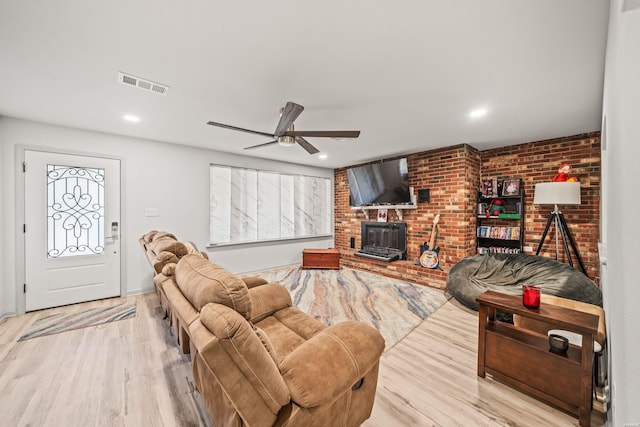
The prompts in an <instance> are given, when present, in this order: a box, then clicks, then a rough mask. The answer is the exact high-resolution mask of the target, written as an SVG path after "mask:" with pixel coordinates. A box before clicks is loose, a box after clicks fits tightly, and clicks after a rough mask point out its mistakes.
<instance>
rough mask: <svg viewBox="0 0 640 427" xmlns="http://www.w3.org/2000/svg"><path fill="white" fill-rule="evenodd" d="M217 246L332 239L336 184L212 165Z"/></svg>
mask: <svg viewBox="0 0 640 427" xmlns="http://www.w3.org/2000/svg"><path fill="white" fill-rule="evenodd" d="M210 191H211V196H210V224H209V230H210V232H209V235H210V242H211V243H212V244H225V243H226V244H232V243H249V242H260V241H268V240H281V239H296V238H306V237H316V236H327V235H330V234H332V229H333V221H332V214H331V213H332V191H331V180H330V179H329V178H321V177H314V176H305V175H289V174H281V173H277V172H267V171H258V170H254V169H244V168H236V167H231V166H221V165H211V171H210Z"/></svg>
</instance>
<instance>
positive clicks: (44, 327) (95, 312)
mask: <svg viewBox="0 0 640 427" xmlns="http://www.w3.org/2000/svg"><path fill="white" fill-rule="evenodd" d="M135 316H136V303H135V302H124V303H120V304H116V305H113V306H110V307H97V308H91V309H88V310H84V311H80V312H77V313H60V314H52V315H49V316H45V317H42V318H40V319H38V320H36V321H35V322H34V323H33V324H32V325H31V327H30V328H29V331H28V332H27V333H26V334H24V335H22V336H21V337H20V339H19V340H18V341H24V340H28V339H31V338H36V337H42V336H45V335H52V334H58V333H60V332H66V331H71V330H74V329H82V328H87V327H89V326H97V325H101V324H103V323H110V322H115V321H117V320H123V319H130V318H132V317H135Z"/></svg>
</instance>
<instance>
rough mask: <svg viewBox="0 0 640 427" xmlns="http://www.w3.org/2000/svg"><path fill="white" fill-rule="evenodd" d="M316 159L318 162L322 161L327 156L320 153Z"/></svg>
mask: <svg viewBox="0 0 640 427" xmlns="http://www.w3.org/2000/svg"><path fill="white" fill-rule="evenodd" d="M318 158H319V159H320V160H324V159H326V158H327V155H326V154H324V153H322V154H320V155H319V156H318Z"/></svg>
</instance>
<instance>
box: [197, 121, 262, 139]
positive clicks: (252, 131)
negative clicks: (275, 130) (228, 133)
mask: <svg viewBox="0 0 640 427" xmlns="http://www.w3.org/2000/svg"><path fill="white" fill-rule="evenodd" d="M207 124H208V125H211V126H218V127H221V128H225V129H231V130H239V131H240V132H247V133H253V134H256V135H264V136H268V137H269V138H273V135H272V134H270V133H266V132H258V131H257V130H251V129H244V128H239V127H236V126H231V125H225V124H223V123H216V122H207Z"/></svg>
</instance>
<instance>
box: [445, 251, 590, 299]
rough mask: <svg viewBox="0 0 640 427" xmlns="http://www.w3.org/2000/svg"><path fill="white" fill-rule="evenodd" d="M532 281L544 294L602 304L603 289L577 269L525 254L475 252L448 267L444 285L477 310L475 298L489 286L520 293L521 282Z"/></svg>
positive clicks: (509, 292)
mask: <svg viewBox="0 0 640 427" xmlns="http://www.w3.org/2000/svg"><path fill="white" fill-rule="evenodd" d="M523 284H528V285H535V286H539V287H540V288H541V292H542V293H543V294H548V295H556V296H559V297H562V298H568V299H572V300H575V301H582V302H586V303H589V304H594V305H598V306H602V291H601V290H600V288H599V287H598V286H597V285H596V284H595V283H594V282H593V281H591V279H589V278H588V277H587V276H585V275H584V274H582V273H581V272H580V271H578V270H576V269H574V268H572V267H570V266H568V265H567V264H562V263H559V262H557V261H555V260H553V259H550V258H545V257H541V256H536V255H527V254H490V255H474V256H470V257H467V258H464V259H462V260H460V261H459V262H458V263H457V264H456V265H454V266H453V267H452V268H451V270H450V271H449V275H448V276H447V288H448V290H449V293H450V294H451V295H452V296H453V297H454V298H455V299H457V300H458V301H460V303H461V304H463V305H465V306H466V307H469V308H471V309H473V310H478V303H477V302H476V298H477V297H478V295H480V294H482V293H483V292H485V291H488V290H492V291H496V292H502V293H505V294H511V295H522V285H523Z"/></svg>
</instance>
